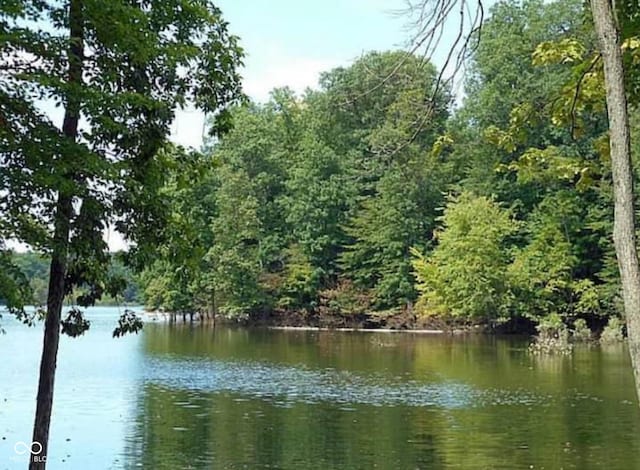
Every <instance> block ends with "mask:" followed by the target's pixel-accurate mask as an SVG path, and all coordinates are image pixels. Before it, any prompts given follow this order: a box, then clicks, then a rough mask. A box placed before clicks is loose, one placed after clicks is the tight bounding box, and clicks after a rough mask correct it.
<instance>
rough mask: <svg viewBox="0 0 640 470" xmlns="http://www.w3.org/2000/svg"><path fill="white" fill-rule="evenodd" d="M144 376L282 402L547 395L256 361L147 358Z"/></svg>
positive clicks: (422, 402) (440, 402)
mask: <svg viewBox="0 0 640 470" xmlns="http://www.w3.org/2000/svg"><path fill="white" fill-rule="evenodd" d="M143 370H144V371H146V375H145V377H144V380H145V382H147V383H154V384H158V385H162V386H165V387H169V388H175V389H182V390H191V391H206V392H231V393H237V394H241V395H246V396H251V397H256V398H261V399H267V400H270V401H274V402H275V403H276V404H278V405H281V406H291V405H292V404H294V403H295V402H302V403H319V402H333V403H339V404H365V405H373V406H397V405H404V406H423V407H438V408H444V409H459V408H471V407H482V406H495V405H528V406H533V405H542V404H544V403H548V402H549V400H550V397H549V396H542V395H540V394H536V393H535V392H532V391H529V390H501V389H484V390H481V389H477V388H474V387H472V386H470V385H468V384H464V383H460V382H455V381H451V380H444V381H438V382H433V381H432V382H420V381H416V380H404V381H400V380H398V378H391V379H389V378H386V377H384V376H380V375H373V376H368V375H367V376H365V375H358V374H356V373H353V372H348V371H340V370H336V369H309V368H306V367H304V366H299V367H293V366H285V365H278V364H272V363H260V362H233V361H215V360H196V359H193V360H186V359H173V358H172V359H165V358H157V357H156V358H148V359H147V360H146V364H145V367H144V368H143Z"/></svg>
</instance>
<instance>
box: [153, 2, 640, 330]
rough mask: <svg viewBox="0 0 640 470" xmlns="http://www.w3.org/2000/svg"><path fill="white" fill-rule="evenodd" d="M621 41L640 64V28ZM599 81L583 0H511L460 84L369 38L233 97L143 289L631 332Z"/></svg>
mask: <svg viewBox="0 0 640 470" xmlns="http://www.w3.org/2000/svg"><path fill="white" fill-rule="evenodd" d="M625 50H626V51H627V54H628V57H627V59H628V60H629V61H631V62H633V63H637V61H638V59H639V52H640V51H639V44H638V43H637V41H636V42H633V41H631V42H628V43H627V44H626V48H625ZM630 70H631V71H633V68H632V67H631V68H630ZM634 79H635V81H634ZM602 80H603V77H602V65H601V63H600V61H599V60H598V54H597V52H596V43H595V38H594V33H593V26H592V24H591V21H590V18H588V17H587V16H585V11H584V8H583V4H582V2H579V1H567V2H558V3H545V2H542V1H536V0H534V1H526V2H514V1H509V2H501V3H498V4H496V5H495V6H494V7H493V8H492V10H491V16H490V19H489V20H488V21H487V22H486V23H485V25H484V26H483V28H482V40H481V41H480V42H479V43H478V46H477V48H475V49H474V50H473V52H472V55H471V56H470V58H469V60H468V62H467V64H466V71H465V82H464V96H463V97H461V96H456V93H455V90H452V89H449V88H450V87H449V88H447V87H446V86H443V84H442V82H441V81H440V80H439V75H438V72H437V70H436V68H435V67H434V66H433V65H431V64H430V63H429V62H428V61H426V60H424V58H422V57H417V56H413V55H411V54H407V53H406V52H371V53H367V54H365V55H363V56H362V57H360V58H359V59H358V60H356V61H355V62H354V63H353V64H351V65H350V66H348V67H341V68H337V69H334V70H331V71H328V72H326V73H324V74H323V75H322V77H321V80H320V86H319V89H318V90H308V91H307V92H306V93H305V94H304V95H303V96H296V95H295V94H294V93H293V92H291V91H290V90H288V89H277V90H273V92H272V94H271V99H270V101H269V102H267V103H264V104H257V103H247V104H245V105H243V106H239V107H236V108H235V109H234V111H233V113H232V120H233V129H232V130H231V132H230V133H228V134H227V135H225V136H224V137H223V138H222V139H219V140H218V139H215V140H209V141H208V142H207V143H206V145H205V146H204V152H203V155H202V156H200V157H198V158H191V159H190V161H189V165H188V166H187V167H185V166H181V172H179V173H178V174H176V175H174V177H173V178H172V181H170V182H169V184H167V185H166V187H165V189H164V190H165V192H166V194H167V195H169V196H170V197H168V198H167V199H168V200H170V201H171V210H172V214H173V215H172V217H171V221H170V224H169V226H168V227H167V229H168V231H169V232H170V233H171V236H169V237H168V238H167V240H166V242H165V243H164V245H163V246H161V247H160V249H159V251H158V257H157V258H156V260H155V261H154V263H153V265H151V266H148V267H147V269H146V270H145V271H144V273H143V274H142V275H141V285H142V286H143V295H144V300H145V303H146V305H147V306H148V307H149V308H151V309H162V310H166V311H171V312H184V311H200V312H206V313H213V312H215V313H217V314H223V315H226V316H241V317H247V316H248V317H252V316H253V317H255V316H259V317H265V316H269V315H272V316H273V315H275V316H283V315H284V316H285V317H287V315H288V316H289V317H291V316H292V315H293V314H295V315H297V316H302V318H303V321H312V320H313V319H314V318H317V317H318V316H326V315H335V316H339V317H349V316H354V315H360V314H368V315H371V316H377V317H379V318H387V317H390V316H392V315H394V314H397V313H405V314H409V315H410V316H412V317H413V318H422V319H425V318H427V319H435V318H438V319H447V320H454V321H459V322H461V323H466V322H471V323H484V324H487V323H489V324H494V325H497V324H504V323H510V324H518V325H520V328H527V327H529V328H530V327H531V326H533V325H536V324H543V325H544V324H548V325H561V324H564V325H568V326H573V325H574V323H575V322H576V320H579V319H580V322H579V324H580V325H583V326H584V324H585V322H586V324H588V325H589V326H590V327H591V328H593V329H599V328H601V327H602V326H604V325H605V324H606V323H607V321H608V319H609V318H613V319H614V322H613V324H615V325H616V328H618V325H619V323H618V321H617V317H619V315H620V314H621V305H620V303H621V300H620V294H619V291H620V287H619V276H618V273H617V265H616V261H615V254H614V250H613V243H612V239H611V233H612V223H613V203H612V189H611V182H610V181H611V177H610V163H609V158H608V150H609V149H608V142H607V137H608V134H607V130H608V127H607V118H606V110H605V101H604V86H603V82H602ZM629 83H630V84H631V85H632V86H633V84H634V83H635V84H637V77H634V76H630V77H629ZM458 95H459V93H458ZM631 115H632V126H633V132H638V131H639V130H640V113H639V112H638V110H637V108H632V109H631ZM634 142H637V139H634ZM635 147H636V148H635V149H634V152H635V156H636V157H637V155H638V153H639V152H638V147H637V143H636V144H635ZM523 325H524V326H523Z"/></svg>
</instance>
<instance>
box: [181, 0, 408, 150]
mask: <svg viewBox="0 0 640 470" xmlns="http://www.w3.org/2000/svg"><path fill="white" fill-rule="evenodd" d="M217 6H218V7H219V8H220V9H221V10H222V14H223V18H224V19H225V20H226V21H227V22H228V23H229V30H230V32H231V33H232V34H234V35H236V36H238V37H239V38H240V44H241V46H242V47H243V49H244V50H245V54H246V57H245V60H244V62H245V66H244V68H243V69H242V76H243V87H244V91H245V93H246V94H247V95H248V96H249V97H251V98H252V99H254V100H255V101H261V102H264V101H266V100H267V99H268V98H269V92H270V91H271V90H272V89H273V88H275V87H283V86H288V87H290V88H291V89H293V90H294V91H296V92H298V93H301V92H303V91H304V90H305V89H306V88H307V87H311V88H313V87H315V86H317V82H318V78H319V75H320V73H321V72H324V71H328V70H331V69H332V68H335V67H338V66H341V65H348V64H349V63H351V62H353V61H354V60H355V59H357V58H358V57H360V56H361V55H362V54H363V53H365V52H368V51H371V50H388V49H398V48H404V46H405V45H406V42H407V39H408V37H409V34H408V32H407V31H406V24H407V21H406V18H404V17H402V15H400V14H399V13H400V11H401V10H402V9H404V8H405V3H404V0H218V2H217ZM203 121H204V116H202V114H200V113H199V112H197V111H196V110H193V109H188V110H185V111H181V112H179V113H178V115H177V117H176V121H175V122H174V125H173V128H172V136H171V137H172V140H173V141H174V142H176V143H179V144H182V145H185V146H192V147H196V148H197V147H199V146H200V144H201V142H202V131H203Z"/></svg>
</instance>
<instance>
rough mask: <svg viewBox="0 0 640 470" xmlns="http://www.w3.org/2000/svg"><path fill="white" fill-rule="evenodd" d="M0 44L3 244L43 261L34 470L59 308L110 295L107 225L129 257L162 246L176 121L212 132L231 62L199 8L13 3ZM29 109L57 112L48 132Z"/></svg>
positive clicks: (221, 26) (72, 0)
mask: <svg viewBox="0 0 640 470" xmlns="http://www.w3.org/2000/svg"><path fill="white" fill-rule="evenodd" d="M0 31H1V34H2V43H0V53H1V57H2V60H1V62H0V111H1V112H0V115H1V116H2V119H1V120H0V148H2V153H1V154H0V160H1V163H2V168H3V171H2V174H1V176H0V183H1V186H0V212H1V213H2V217H3V218H6V222H5V223H3V226H2V228H3V233H2V236H3V238H15V239H17V240H19V241H22V242H24V243H27V244H28V245H31V246H32V247H34V248H35V249H38V250H40V251H44V252H46V253H47V254H48V255H49V256H50V257H51V266H50V275H49V288H48V297H47V307H46V320H45V333H44V346H43V353H42V361H41V366H40V381H39V386H38V398H37V408H36V418H35V424H34V434H33V440H34V441H37V442H40V443H41V444H42V447H43V451H42V453H41V454H39V455H38V456H32V461H31V465H30V468H33V469H35V468H44V466H45V464H46V463H45V461H44V460H45V458H46V455H47V445H48V437H49V424H50V420H51V408H52V402H53V388H54V379H55V368H56V358H57V350H58V343H59V336H60V325H61V310H62V303H63V299H64V297H65V295H67V294H69V293H71V292H72V291H73V288H74V287H75V286H85V287H86V288H87V294H85V295H84V296H82V297H81V298H79V299H78V302H79V303H80V304H81V305H90V304H92V303H93V302H95V300H97V299H98V298H100V296H101V295H102V294H103V293H104V292H108V291H109V290H111V287H113V286H111V285H110V284H109V282H108V279H106V278H105V276H104V273H105V272H106V271H107V270H106V269H105V266H106V264H107V263H108V260H109V256H108V254H107V247H106V244H105V243H104V242H103V241H102V231H103V229H104V228H105V227H106V226H107V225H108V224H114V225H115V226H116V228H117V229H118V230H119V231H120V232H121V233H122V234H123V235H125V236H126V237H127V238H128V239H129V240H130V241H131V242H132V246H133V248H132V250H131V256H132V257H133V256H134V255H143V254H144V248H145V247H147V246H149V243H148V242H150V241H151V240H152V239H153V238H155V237H156V236H157V235H160V236H161V235H162V230H161V226H162V220H163V216H164V214H165V207H164V206H163V202H164V201H163V198H162V197H161V196H162V195H161V194H159V193H158V191H157V190H158V188H160V187H161V186H162V183H163V179H164V178H165V171H164V168H165V159H164V158H163V155H162V149H163V148H164V146H165V143H166V139H167V136H168V134H169V126H170V124H171V122H172V120H173V118H174V115H175V110H176V108H177V107H179V106H183V105H185V104H186V103H187V102H193V103H195V105H196V106H197V107H199V108H200V109H202V110H203V111H205V112H209V113H216V114H217V116H218V119H217V120H216V123H217V126H216V127H215V128H213V129H212V131H213V132H216V131H221V130H224V128H225V126H226V125H227V124H228V120H227V112H226V111H225V107H226V106H227V105H228V104H230V103H232V102H234V101H236V100H237V99H238V98H239V96H240V94H239V80H240V79H239V76H238V73H237V66H238V64H239V63H240V60H241V56H242V51H241V50H240V48H239V47H238V46H237V40H236V38H235V37H234V36H231V35H230V34H229V33H228V31H227V24H226V23H225V22H224V21H223V20H222V19H221V12H220V10H219V9H217V8H216V7H215V6H214V5H213V4H212V3H211V2H210V1H209V0H187V1H177V0H170V1H165V0H162V1H160V0H146V1H141V2H122V1H118V0H110V1H96V0H68V1H65V2H57V1H35V0H15V1H11V2H8V3H7V2H5V3H3V6H2V8H1V9H0ZM42 100H46V101H47V102H49V103H53V104H55V105H56V106H58V107H61V108H62V110H63V119H62V125H61V126H60V127H58V126H57V125H56V123H55V122H54V121H53V120H52V119H51V117H50V116H48V115H46V114H45V113H44V112H43V111H42V110H41V109H40V108H39V103H40V102H41V101H42ZM73 319H76V320H79V321H78V325H81V326H82V327H83V328H80V329H76V330H73V329H72V330H67V331H76V334H81V333H82V332H83V331H84V327H86V326H87V325H86V322H84V320H83V319H82V318H81V317H79V316H77V315H76V316H73V317H70V319H69V321H71V320H73ZM123 325H124V326H123ZM136 325H137V323H135V322H134V323H132V324H131V325H129V326H127V324H126V323H125V324H122V325H121V326H123V328H124V329H125V330H126V329H127V328H135V326H136ZM120 332H121V331H120ZM38 459H40V460H38Z"/></svg>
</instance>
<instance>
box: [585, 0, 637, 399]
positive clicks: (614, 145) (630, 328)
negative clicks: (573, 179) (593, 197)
mask: <svg viewBox="0 0 640 470" xmlns="http://www.w3.org/2000/svg"><path fill="white" fill-rule="evenodd" d="M591 12H592V14H593V22H594V25H595V29H596V33H597V35H598V40H599V41H600V52H601V54H602V61H603V65H604V81H605V88H606V96H607V111H608V115H609V141H610V147H611V172H612V176H613V196H614V224H613V241H614V244H615V248H616V256H617V258H618V267H619V269H620V279H621V282H622V297H623V300H624V311H625V317H626V322H627V333H628V336H629V352H630V354H631V362H632V364H633V372H634V374H635V381H636V392H637V393H638V397H640V266H639V264H638V252H637V249H636V236H635V210H634V204H633V171H632V167H631V143H630V142H631V141H630V133H629V114H628V111H627V98H626V95H625V86H624V67H623V62H622V49H621V47H620V46H621V44H620V35H619V30H618V26H617V25H616V21H615V16H614V15H615V13H614V11H613V7H612V4H611V3H610V1H609V0H591Z"/></svg>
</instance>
